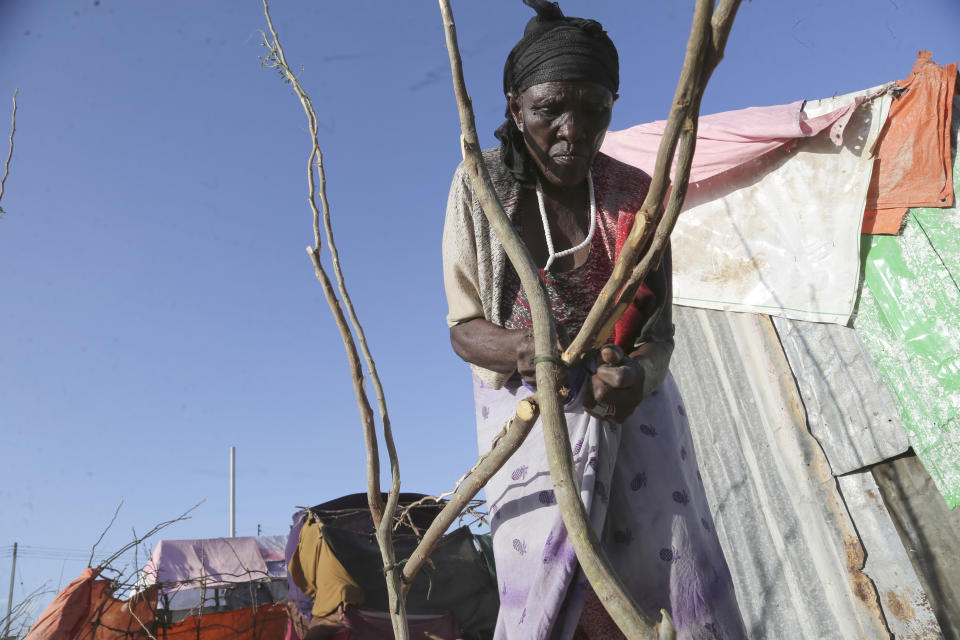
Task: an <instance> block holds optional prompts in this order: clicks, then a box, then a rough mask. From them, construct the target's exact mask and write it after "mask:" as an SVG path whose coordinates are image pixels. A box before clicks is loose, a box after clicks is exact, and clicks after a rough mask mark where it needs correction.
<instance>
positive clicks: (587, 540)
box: [440, 0, 712, 638]
mask: <svg viewBox="0 0 960 640" xmlns="http://www.w3.org/2000/svg"><path fill="white" fill-rule="evenodd" d="M706 2H707V0H701V2H700V4H705V3H706ZM698 6H699V5H698ZM706 7H707V17H708V18H709V9H711V8H712V6H711V5H710V4H706ZM440 11H441V13H442V15H443V22H444V31H445V34H446V39H447V51H448V53H449V57H450V68H451V71H452V75H453V83H454V91H455V93H456V97H457V107H458V111H459V114H460V128H461V131H462V135H461V144H462V147H463V152H464V166H465V168H466V169H467V173H468V175H469V176H470V182H471V185H472V186H473V190H474V192H475V193H476V194H477V197H478V199H479V201H480V204H481V207H482V209H483V212H484V215H486V217H487V219H488V220H489V222H490V226H491V227H493V229H494V231H495V232H496V234H497V238H498V239H499V240H500V243H501V244H502V245H503V248H504V250H505V252H506V254H507V257H508V258H509V259H510V262H511V263H512V264H513V267H514V269H515V270H516V272H517V275H518V276H519V277H520V283H521V286H522V287H523V291H524V293H525V294H526V296H527V300H528V301H529V303H530V311H531V315H532V317H533V329H534V332H533V335H534V344H535V347H536V352H537V354H538V355H541V356H550V357H549V358H538V359H537V360H536V362H537V364H536V373H537V389H538V401H539V402H538V404H539V406H540V411H541V413H542V418H543V420H542V423H543V432H544V439H545V441H546V447H547V460H548V462H549V464H550V476H551V478H552V479H553V485H554V493H555V495H556V496H557V504H558V506H559V507H560V513H561V516H562V517H563V521H564V524H565V525H566V528H567V531H568V532H570V539H571V542H572V543H573V547H574V551H575V552H576V554H577V559H578V560H579V561H580V566H581V568H582V569H583V571H584V573H585V574H586V576H587V579H588V580H590V584H591V585H592V586H593V588H594V591H595V592H596V593H597V596H598V597H599V599H600V601H601V602H602V603H603V604H604V606H605V607H606V608H607V610H608V612H609V613H610V615H611V617H612V618H613V620H614V621H615V622H616V623H617V625H618V626H619V627H620V629H621V630H623V632H624V633H625V634H626V635H627V637H630V638H653V637H654V630H653V627H654V622H655V621H653V620H652V619H650V618H649V617H647V616H646V615H645V614H644V613H643V612H642V610H641V609H640V608H639V607H638V606H637V604H636V603H635V602H634V601H633V598H632V597H631V595H630V592H629V591H628V590H627V588H626V586H625V585H624V584H623V581H622V580H620V578H619V577H618V576H617V574H616V572H615V571H614V570H613V567H612V566H611V565H610V562H609V560H608V559H607V558H606V555H605V554H604V553H603V550H602V548H601V547H600V540H599V538H598V537H597V534H596V532H595V531H594V530H593V526H592V524H591V523H590V520H589V518H588V516H587V512H586V509H585V508H584V505H583V502H582V501H581V500H580V495H579V490H578V487H577V481H576V477H575V476H574V473H573V459H572V456H571V447H570V438H569V435H568V433H567V425H566V419H565V417H564V413H563V406H562V404H561V401H560V396H559V379H560V375H561V369H560V366H559V365H558V363H557V359H558V358H559V353H558V351H557V347H556V326H555V324H554V319H553V314H552V312H551V309H550V304H549V300H548V298H547V293H546V290H545V288H544V284H543V281H542V280H541V278H540V276H539V273H538V271H537V268H536V266H535V265H534V263H533V260H532V259H531V257H530V254H529V252H528V251H527V249H526V246H525V245H524V244H523V241H522V240H521V239H520V236H519V235H518V234H517V232H516V230H515V229H514V228H513V226H512V225H511V224H510V222H509V219H508V218H507V216H506V213H504V211H503V207H502V206H501V204H500V202H499V200H498V199H497V195H496V192H495V190H494V188H493V184H492V182H491V181H490V176H489V174H488V173H487V168H486V166H485V165H484V163H483V159H482V157H481V155H480V146H479V143H478V141H477V133H476V127H475V125H474V118H473V107H472V106H471V103H470V98H469V96H468V94H467V90H466V86H465V84H464V80H463V65H462V62H461V60H460V53H459V48H458V46H457V35H456V27H455V25H454V22H453V15H452V12H451V10H450V2H449V0H440ZM510 453H512V452H510Z"/></svg>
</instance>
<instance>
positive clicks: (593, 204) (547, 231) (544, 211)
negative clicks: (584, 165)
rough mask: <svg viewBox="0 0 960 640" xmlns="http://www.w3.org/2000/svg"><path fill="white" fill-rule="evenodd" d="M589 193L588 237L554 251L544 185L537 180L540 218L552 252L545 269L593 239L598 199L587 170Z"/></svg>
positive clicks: (548, 268) (548, 248)
mask: <svg viewBox="0 0 960 640" xmlns="http://www.w3.org/2000/svg"><path fill="white" fill-rule="evenodd" d="M587 194H588V196H589V198H590V231H588V232H587V237H586V238H584V239H583V242H581V243H580V244H578V245H577V246H575V247H570V248H569V249H564V250H563V251H561V252H560V253H554V251H553V237H552V236H551V235H550V223H549V222H547V208H546V207H545V206H544V205H543V187H541V186H540V181H539V180H537V204H539V205H540V219H541V220H543V235H544V237H545V238H546V240H547V251H549V252H550V257H549V258H548V259H547V264H546V266H545V267H544V268H543V270H544V271H549V270H550V265H552V264H553V261H554V260H556V259H557V258H563V257H564V256H568V255H570V254H571V253H575V252H577V251H579V250H580V249H583V248H584V247H585V246H587V245H588V244H590V241H591V240H593V232H594V231H596V229H597V199H596V198H595V197H594V195H593V172H592V171H588V172H587Z"/></svg>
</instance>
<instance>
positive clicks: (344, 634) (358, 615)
mask: <svg viewBox="0 0 960 640" xmlns="http://www.w3.org/2000/svg"><path fill="white" fill-rule="evenodd" d="M345 614H346V622H347V626H346V628H345V629H343V630H342V631H339V632H337V634H336V635H334V636H333V640H391V639H392V638H393V626H392V624H391V622H390V614H388V613H384V612H381V611H369V610H365V609H363V610H361V609H357V608H356V607H348V608H347V609H346V610H345ZM407 624H408V626H409V629H410V638H411V640H456V638H458V637H459V636H460V634H459V625H458V624H457V619H456V617H455V616H454V615H453V614H452V613H443V614H431V615H416V614H408V615H407Z"/></svg>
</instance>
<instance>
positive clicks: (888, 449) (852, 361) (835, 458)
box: [773, 318, 910, 475]
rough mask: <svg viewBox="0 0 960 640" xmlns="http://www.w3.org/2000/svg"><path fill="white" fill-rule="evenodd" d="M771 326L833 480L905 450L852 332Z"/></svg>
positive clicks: (889, 400)
mask: <svg viewBox="0 0 960 640" xmlns="http://www.w3.org/2000/svg"><path fill="white" fill-rule="evenodd" d="M773 323H774V326H776V328H777V333H778V334H779V335H780V342H781V344H782V345H783V351H784V353H786V355H787V360H788V361H789V363H790V368H791V369H792V370H793V375H794V376H796V379H797V387H798V388H799V390H800V396H801V398H803V404H804V407H805V408H806V412H807V425H808V426H809V428H810V431H811V433H813V435H814V436H815V437H816V438H817V440H818V441H819V442H820V444H821V445H822V446H823V451H824V453H825V454H826V455H827V460H829V461H830V468H831V469H832V470H833V473H834V475H839V474H842V473H849V472H851V471H856V470H857V469H862V468H864V467H866V466H868V465H871V464H875V463H877V462H880V461H882V460H886V459H888V458H893V457H895V456H897V455H899V454H901V453H903V452H904V451H906V450H907V448H908V447H909V446H910V443H909V442H908V441H907V433H906V431H905V430H904V427H903V422H902V421H901V420H900V412H899V411H898V410H897V407H896V405H895V404H894V400H893V397H892V396H891V395H890V391H889V390H888V389H887V386H886V384H884V382H883V381H882V380H881V379H880V376H879V375H878V374H877V372H876V371H875V370H874V368H873V365H872V364H871V362H870V357H869V356H868V355H867V353H866V352H865V351H864V348H863V343H862V342H861V341H860V338H859V337H858V336H857V332H856V331H855V330H854V329H851V328H849V327H842V326H839V325H834V324H820V323H813V322H803V321H799V320H788V319H786V318H773Z"/></svg>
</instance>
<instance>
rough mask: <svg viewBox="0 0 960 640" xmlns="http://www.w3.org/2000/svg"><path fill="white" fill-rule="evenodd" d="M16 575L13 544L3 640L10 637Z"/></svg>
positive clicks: (14, 544) (15, 549) (14, 547)
mask: <svg viewBox="0 0 960 640" xmlns="http://www.w3.org/2000/svg"><path fill="white" fill-rule="evenodd" d="M16 574H17V543H16V542H14V543H13V564H12V565H11V566H10V593H9V594H7V623H6V624H5V625H4V629H3V640H6V639H7V637H8V636H9V635H10V616H12V615H13V586H14V585H13V578H14V576H15V575H16Z"/></svg>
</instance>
